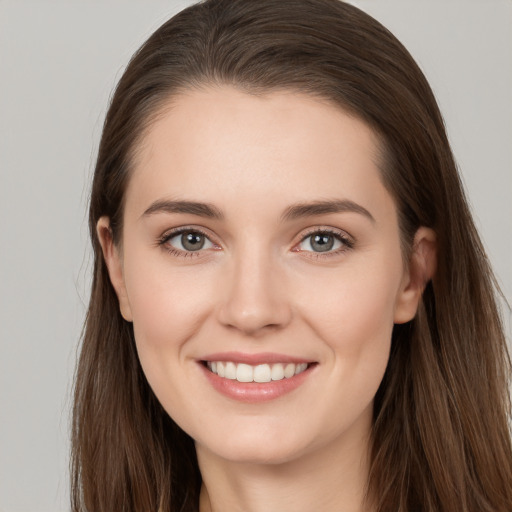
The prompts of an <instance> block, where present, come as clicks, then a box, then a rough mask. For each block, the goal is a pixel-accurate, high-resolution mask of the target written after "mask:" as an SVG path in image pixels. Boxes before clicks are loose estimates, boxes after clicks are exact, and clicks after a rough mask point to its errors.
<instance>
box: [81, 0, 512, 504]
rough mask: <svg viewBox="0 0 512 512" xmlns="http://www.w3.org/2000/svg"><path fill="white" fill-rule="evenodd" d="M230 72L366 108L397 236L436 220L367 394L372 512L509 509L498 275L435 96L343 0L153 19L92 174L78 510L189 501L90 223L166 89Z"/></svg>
mask: <svg viewBox="0 0 512 512" xmlns="http://www.w3.org/2000/svg"><path fill="white" fill-rule="evenodd" d="M225 85H228V86H232V87H236V88H237V89H239V90H241V91H244V92H247V93H249V94H257V95H261V94H268V93H271V92H276V91H283V90H285V91H294V92H300V93H304V94H307V95H310V96H313V97H316V98H318V99H319V100H321V101H329V102H331V103H332V104H334V105H337V106H338V107H339V108H342V109H343V110H344V111H345V112H348V113H349V114H351V115H354V116H356V117H357V118H360V119H362V120H363V121H364V122H366V123H367V124H368V126H370V127H371V128H372V129H373V131H374V132H375V134H376V135H377V136H378V138H379V140H380V141H381V154H380V157H381V158H380V168H381V172H382V180H383V183H384V184H385V186H386V188H387V189H388V191H389V192H390V193H391V195H392V197H393V198H394V200H395V203H396V206H397V211H398V215H399V224H400V229H401V234H402V243H403V250H404V252H405V253H407V251H410V248H411V244H412V241H413V238H414V234H415V232H416V230H417V229H418V228H419V227H420V226H426V227H430V228H432V229H433V230H434V231H435V232H436V235H437V239H438V240H437V242H438V266H437V272H436V275H435V277H434V279H433V280H432V281H431V282H429V283H428V285H427V287H426V289H425V292H424V294H423V300H422V304H421V306H420V310H419V311H418V314H417V316H416V318H415V319H414V320H413V321H411V322H409V323H407V324H404V325H396V326H395V329H394V332H393V339H392V348H391V354H390V359H389V364H388V367H387V370H386V374H385V376H384V379H383V381H382V383H381V386H380V388H379V390H378V392H377V395H376V398H375V402H374V425H373V431H372V453H371V471H370V477H369V481H368V493H367V494H368V500H369V502H372V506H374V508H375V509H376V510H377V511H379V512H397V511H399V512H411V511H419V510H421V511H422V512H459V511H460V512H474V511H476V510H478V511H488V512H491V511H493V512H506V511H507V510H510V507H511V504H512V447H511V442H510V431H509V423H508V422H509V418H510V400H509V394H508V376H509V374H510V358H509V356H508V353H507V348H506V342H505V337H504V333H503V328H502V324H501V319H500V316H499V313H498V308H497V304H496V297H497V290H498V288H497V286H496V282H495V279H494V277H493V274H492V271H491V269H490V266H489V263H488V261H487V258H486V256H485V252H484V249H483V247H482V244H481V242H480V239H479V237H478V234H477V231H476V229H475V226H474V223H473V221H472V218H471V215H470V212H469V208H468V205H467V201H466V198H465V195H464V191H463V187H462V184H461V181H460V178H459V175H458V173H457V169H456V164H455V162H454V159H453V156H452V153H451V149H450V146H449V143H448V140H447V136H446V133H445V128H444V125H443V120H442V117H441V114H440V112H439V109H438V107H437V104H436V101H435V98H434V95H433V93H432V91H431V89H430V87H429V85H428V83H427V81H426V79H425V77H424V76H423V74H422V72H421V71H420V69H419V68H418V66H417V65H416V63H415V62H414V60H413V59H412V57H411V56H410V55H409V53H408V52H407V50H405V48H404V47H403V46H402V45H401V44H400V43H399V42H398V41H397V39H396V38H395V37H394V36H393V35H392V34H391V33H390V32H389V31H388V30H387V29H385V28H384V27H383V26H382V25H380V24H379V23H378V22H377V21H375V20H374V19H373V18H371V17H370V16H368V15H367V14H365V13H363V12H362V11H360V10H359V9H357V8H355V7H353V6H351V5H348V4H345V3H343V2H340V1H338V0H281V1H279V2H276V1H274V0H258V2H254V1H251V0H207V1H204V2H201V3H199V4H196V5H193V6H191V7H189V8H187V9H185V10H183V11H181V12H180V13H179V14H177V15H176V16H174V17H173V18H172V19H170V20H169V21H168V22H166V23H165V24H164V25H162V26H161V27H160V28H159V29H158V30H157V31H156V32H155V33H154V34H153V35H152V36H151V37H150V38H149V39H148V40H147V41H146V43H144V45H143V46H142V47H141V48H140V49H139V50H138V51H137V52H136V54H135V55H134V56H133V58H132V59H131V61H130V63H129V65H128V67H127V69H126V71H125V73H124V74H123V76H122V78H121V80H120V81H119V84H118V86H117V88H116V90H115V94H114V96H113V98H112V101H111V104H110V107H109V110H108V113H107V117H106V120H105V124H104V128H103V134H102V138H101V142H100V147H99V152H98V158H97V163H96V169H95V175H94V181H93V186H92V193H91V201H90V212H89V225H90V235H91V240H92V244H93V249H94V258H95V259H94V270H93V284H92V291H91V298H90V304H89V310H88V313H87V318H86V322H85V329H84V334H83V344H82V351H81V355H80V360H79V363H78V367H77V373H76V385H75V404H74V410H73V432H72V443H73V451H72V510H73V511H75V512H78V511H81V512H85V511H86V510H87V511H93V510H94V511H112V510H116V511H140V510H159V511H163V510H165V511H168V510H169V511H171V510H172V511H183V512H186V511H190V512H192V511H197V507H198V498H199V489H200V483H201V478H200V474H199V470H198V467H197V461H196V458H195V451H194V445H193V441H192V439H190V437H189V436H188V435H187V434H186V433H184V432H183V431H182V430H181V429H180V428H179V427H178V426H177V425H176V424H175V423H174V421H173V420H172V419H171V418H170V417H169V416H168V415H167V413H166V412H165V411H164V410H163V408H162V407H161V405H160V404H159V403H158V400H157V399H156V397H155V396H154V394H153V392H152V390H151V389H150V387H149V385H148V383H147V381H146V379H145V377H144V374H143V372H142V369H141V366H140V363H139V361H138V357H137V351H136V347H135V340H134V336H133V329H132V326H131V324H129V323H127V322H125V321H124V320H123V318H122V317H121V315H120V312H119V305H118V301H117V297H116V295H115V292H114V290H113V288H112V285H111V283H110V280H109V277H108V272H107V268H106V265H105V262H104V260H103V256H102V252H101V247H100V244H99V240H98V238H97V234H96V224H97V222H98V220H99V218H100V217H101V216H108V217H109V219H110V227H111V229H112V236H113V240H114V242H115V243H116V244H118V245H121V241H122V227H123V209H124V197H125V191H126V188H127V185H128V182H129V179H130V174H131V172H133V168H134V162H136V160H137V152H138V150H139V149H140V147H141V144H142V143H143V139H144V135H145V133H147V130H148V129H150V128H151V126H152V124H153V123H154V122H155V120H156V119H157V118H158V116H159V115H162V113H163V112H164V111H165V109H168V108H171V107H172V101H173V98H175V97H176V96H178V95H179V94H180V93H182V92H187V91H190V90H191V89H197V88H204V87H216V86H225Z"/></svg>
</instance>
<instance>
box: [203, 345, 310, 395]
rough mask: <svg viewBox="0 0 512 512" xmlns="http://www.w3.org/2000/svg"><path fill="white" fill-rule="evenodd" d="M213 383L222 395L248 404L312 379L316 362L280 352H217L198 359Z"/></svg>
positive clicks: (278, 393)
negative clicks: (251, 353) (253, 353)
mask: <svg viewBox="0 0 512 512" xmlns="http://www.w3.org/2000/svg"><path fill="white" fill-rule="evenodd" d="M198 363H200V367H201V368H202V370H203V374H204V376H205V377H206V379H207V381H208V382H209V383H210V384H211V386H212V387H213V388H214V389H215V390H216V391H218V392H219V393H221V394H222V395H224V396H226V397H227V398H230V399H232V400H236V401H239V402H246V403H258V402H267V401H270V400H274V399H276V398H279V397H282V396H284V395H287V394H288V393H290V392H292V391H293V390H295V389H297V388H299V387H300V386H302V385H303V384H304V382H306V381H308V380H310V379H311V378H312V377H311V376H312V375H313V374H314V373H316V372H315V371H314V370H315V369H316V367H317V366H318V363H317V362H312V361H310V362H308V361H307V360H304V359H299V358H293V357H288V356H283V355H279V354H255V355H248V354H240V353H235V352H229V353H222V354H221V353H218V354H212V355H210V356H207V357H206V358H205V359H203V360H200V361H198Z"/></svg>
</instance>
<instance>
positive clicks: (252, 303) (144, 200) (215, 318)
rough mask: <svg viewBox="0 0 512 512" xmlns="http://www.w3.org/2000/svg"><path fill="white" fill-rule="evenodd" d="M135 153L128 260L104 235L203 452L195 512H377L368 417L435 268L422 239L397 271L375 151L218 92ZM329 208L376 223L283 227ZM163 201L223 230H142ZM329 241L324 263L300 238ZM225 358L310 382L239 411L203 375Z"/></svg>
mask: <svg viewBox="0 0 512 512" xmlns="http://www.w3.org/2000/svg"><path fill="white" fill-rule="evenodd" d="M138 149H139V151H138V154H137V160H136V162H135V167H134V172H133V175H132V177H131V178H130V181H129V185H128V188H127V191H126V206H125V212H124V227H123V233H122V247H117V246H115V245H114V244H113V243H112V240H111V237H110V231H109V219H108V218H105V217H104V218H101V219H100V221H99V222H98V235H99V237H100V240H101V243H102V247H103V251H104V256H105V260H106V262H107V265H108V268H109V272H110V277H111V280H112V284H113V286H114V288H115V289H116V292H117V295H118V298H119V302H120V309H121V313H122V315H123V317H124V318H125V319H126V320H128V321H130V322H133V328H134V332H135V338H136V343H137V349H138V353H139V357H140V360H141V364H142V367H143V369H144V372H145V374H146V376H147V379H148V381H149V383H150V385H151V387H152V389H153V390H154V392H155V394H156V396H157V397H158V399H159V400H160V402H161V403H162V405H163V407H164V408H165V409H166V411H167V412H168V413H169V414H170V415H171V416H172V417H173V418H174V420H175V421H176V422H177V423H178V424H179V425H180V426H181V427H182V428H183V429H184V430H185V431H186V432H188V433H189V434H190V435H191V436H192V437H193V438H194V439H195V441H196V449H197V455H198V461H199V465H200V469H201V473H202V476H203V489H202V493H201V512H205V511H215V512H218V511H224V512H225V511H244V512H260V511H268V510H294V511H298V512H300V511H304V512H306V511H308V512H309V511H311V510H315V509H316V510H323V511H326V512H329V511H337V512H340V511H341V512H349V511H350V512H356V511H363V510H365V511H366V512H368V510H371V509H370V508H368V507H369V506H368V505H365V504H364V486H365V483H366V479H367V476H368V449H369V435H370V429H371V422H372V406H373V399H374V396H375V393H376V391H377V388H378V387H379V384H380V382H381V380H382V377H383V374H384V371H385V368H386V364H387V361H388V356H389V349H390V340H391V332H392V328H393V324H394V323H402V322H407V321H409V320H410V319H412V318H413V317H414V315H415V312H416V309H417V306H418V301H419V299H420V296H421V293H422V291H423V288H424V286H425V282H426V280H427V279H428V278H429V277H430V276H431V275H432V273H433V271H434V266H435V236H434V234H433V233H432V232H431V231H430V230H428V229H426V228H420V230H418V232H417V234H416V238H415V244H414V250H413V252H412V256H411V260H410V261H407V262H404V261H403V259H402V253H401V249H400V233H399V229H398V222H397V212H396V208H395V205H394V202H393V200H392V198H391V196H390V194H389V193H388V191H387V190H386V189H385V187H384V186H383V184H382V182H381V179H380V172H379V167H378V156H377V155H378V141H377V138H376V136H375V135H374V133H373V132H372V131H371V130H370V129H369V128H368V127H367V126H366V125H365V124H364V123H363V122H362V121H360V120H358V119H356V118H354V117H352V116H349V115H347V114H346V113H345V112H344V111H343V110H341V109H339V108H338V107H335V106H333V105H331V104H329V103H327V102H320V101H319V100H317V99H313V98H311V97H308V96H305V95H302V94H299V93H294V92H272V93H269V94H267V95H265V96H261V97H256V96H252V95H249V94H246V93H243V92H240V91H238V90H236V89H233V88H230V87H228V86H225V87H217V88H205V89H202V90H193V91H189V92H187V93H184V94H181V95H180V96H177V97H174V98H173V100H172V103H170V104H169V106H168V108H166V109H165V111H163V112H162V115H161V116H160V117H159V119H158V120H157V121H156V122H155V123H154V124H153V125H152V126H151V128H150V129H149V131H148V132H147V134H146V136H145V138H144V140H143V142H142V144H141V146H140V148H138ZM333 199H337V200H350V201H352V202H353V203H355V204H357V205H359V206H361V207H363V208H364V209H366V210H367V211H368V212H369V214H370V215H371V217H372V218H369V216H368V215H366V214H363V213H361V212H359V211H341V212H335V213H324V214H313V215H307V216H302V217H300V218H295V219H284V220H283V219H282V215H283V212H285V211H286V209H287V208H289V207H290V206H291V205H294V204H297V203H308V202H312V201H325V200H333ZM162 200H181V201H183V200H186V201H195V202H201V203H208V204H209V205H213V206H214V207H215V208H216V209H218V210H219V211H220V212H222V215H223V218H221V219H220V218H210V217H205V216H202V215H197V214H193V213H176V212H175V213H172V212H165V211H156V212H153V213H151V214H144V212H146V211H147V209H148V208H149V207H150V206H151V205H153V204H154V203H155V201H162ZM183 226H186V227H190V228H191V229H193V228H195V229H200V230H201V231H203V232H205V233H206V234H207V235H208V240H209V241H208V242H207V243H206V245H205V248H204V249H202V250H200V251H196V252H194V253H193V254H192V252H188V253H185V252H183V250H181V252H180V249H179V247H180V246H179V240H180V237H179V236H176V237H174V238H172V239H170V240H169V239H168V240H167V241H166V242H165V243H160V241H162V237H163V235H166V234H168V233H169V230H171V229H174V228H179V227H183ZM322 229H323V230H326V229H328V230H331V231H334V232H336V233H339V234H341V235H342V236H343V237H344V240H348V241H349V244H348V245H346V243H345V242H344V241H338V242H337V243H336V245H335V246H334V248H333V250H332V251H329V252H327V253H325V252H322V253H319V252H315V250H314V247H312V245H311V244H310V242H311V238H307V237H308V236H310V235H311V233H312V232H315V231H316V232H318V231H321V230H322ZM177 250H178V252H176V251H177ZM169 251H174V252H169ZM225 351H239V352H244V353H248V354H255V353H261V352H277V353H280V354H286V355H289V356H294V357H299V358H303V359H305V360H307V361H311V362H315V363H316V364H315V365H314V368H313V369H312V371H310V372H309V374H308V375H307V378H306V379H305V380H304V382H303V383H302V384H301V385H300V386H299V387H298V388H297V389H295V390H293V391H291V392H290V393H287V394H285V395H283V396H280V397H279V398H277V399H274V400H270V401H267V402H262V403H243V402H239V401H236V400H233V399H230V398H228V397H226V396H224V395H222V394H220V393H219V392H218V391H216V390H215V389H214V388H213V387H212V386H211V384H210V383H209V382H208V379H206V378H205V376H204V369H203V368H202V367H201V366H200V364H199V363H198V360H200V359H203V358H205V356H206V355H207V354H211V353H215V352H225Z"/></svg>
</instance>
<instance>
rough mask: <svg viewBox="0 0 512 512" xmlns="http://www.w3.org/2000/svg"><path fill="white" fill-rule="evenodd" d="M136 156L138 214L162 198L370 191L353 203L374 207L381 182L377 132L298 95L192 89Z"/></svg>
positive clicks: (163, 116)
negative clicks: (373, 201) (374, 196)
mask: <svg viewBox="0 0 512 512" xmlns="http://www.w3.org/2000/svg"><path fill="white" fill-rule="evenodd" d="M138 149H139V150H138V151H137V157H136V159H135V162H134V163H135V165H134V170H133V175H132V177H131V180H130V183H129V186H128V190H127V198H126V199H127V202H132V203H133V202H134V201H135V202H136V203H137V207H138V208H139V209H141V208H144V207H147V203H148V201H151V200H154V199H155V197H158V196H162V195H164V194H169V195H172V196H178V197H180V196H188V195H190V194H194V198H195V199H198V200H202V199H204V200H208V201H211V200H212V197H211V196H212V194H214V193H217V194H218V196H217V199H219V200H220V201H222V200H223V197H224V198H225V199H226V200H227V199H228V195H229V193H230V192H231V196H233V195H235V196H237V197H241V196H242V195H244V194H247V195H248V196H251V197H257V195H258V194H259V195H260V196H264V197H268V195H269V194H271V195H272V194H276V195H277V196H279V198H281V199H285V198H286V197H289V199H290V201H291V200H293V201H301V200H308V199H309V198H310V196H311V195H315V196H316V197H317V198H319V197H320V198H321V197H323V198H326V197H329V196H332V195H333V194H334V195H339V194H342V195H344V194H347V193H350V194H352V196H358V195H359V196H364V194H363V190H362V188H364V187H361V185H365V184H366V185H367V187H366V188H367V189H368V190H367V191H366V192H367V194H366V195H367V197H352V198H351V199H354V200H363V199H364V200H365V201H371V200H372V197H371V195H372V194H371V192H372V188H373V189H375V185H376V184H377V182H380V172H379V170H378V155H379V142H378V138H377V136H376V135H375V134H374V132H373V131H372V130H371V129H370V128H369V127H368V126H367V125H366V124H365V123H364V122H363V121H361V120H359V119H358V118H356V117H354V116H351V115H349V114H347V113H346V112H345V111H344V110H342V109H341V108H340V107H338V106H335V105H334V104H333V103H330V102H328V101H321V100H319V99H316V98H313V97H311V96H308V95H305V94H301V93H297V92H289V91H280V92H271V93H268V94H266V95H263V96H255V95H251V94H248V93H245V92H241V91H239V90H237V89H234V88H231V87H227V86H225V87H217V88H213V87H212V88H207V89H202V90H191V91H187V92H184V93H182V94H179V95H177V96H174V97H173V98H172V100H170V101H169V103H168V104H167V105H166V106H165V107H164V108H163V109H162V110H161V112H160V115H159V116H158V117H157V119H156V121H155V122H154V123H152V124H151V126H150V127H149V129H148V130H147V132H146V133H145V136H144V138H143V140H142V142H141V144H140V147H139V148H138ZM358 189H359V190H358ZM248 199H249V197H248Z"/></svg>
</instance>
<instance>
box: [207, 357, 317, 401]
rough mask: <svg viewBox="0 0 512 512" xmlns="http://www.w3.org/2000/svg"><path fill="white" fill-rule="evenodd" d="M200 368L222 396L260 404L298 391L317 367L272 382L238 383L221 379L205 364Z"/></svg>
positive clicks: (311, 366) (310, 367) (310, 366)
mask: <svg viewBox="0 0 512 512" xmlns="http://www.w3.org/2000/svg"><path fill="white" fill-rule="evenodd" d="M200 366H201V368H202V370H203V372H204V374H205V376H206V378H207V379H208V380H209V382H210V384H211V385H212V386H213V387H214V389H215V390H217V391H218V392H219V393H221V394H222V395H224V396H227V397H228V398H231V399H233V400H237V401H238V402H246V403H260V402H269V401H270V400H275V399H276V398H279V397H281V396H283V395H286V394H287V393H290V392H291V391H293V390H294V389H297V388H298V387H299V386H300V385H301V384H302V383H303V382H304V381H305V380H306V379H307V378H308V377H309V376H310V374H311V371H312V370H313V368H314V366H316V365H309V366H308V368H307V369H306V370H304V371H303V372H301V373H299V374H298V375H294V376H293V377H289V378H284V379H281V380H273V381H270V382H238V381H237V380H236V379H226V378H225V377H219V376H218V375H217V374H216V373H213V372H212V371H210V370H209V369H208V368H207V367H206V366H205V365H204V364H203V363H200Z"/></svg>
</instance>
